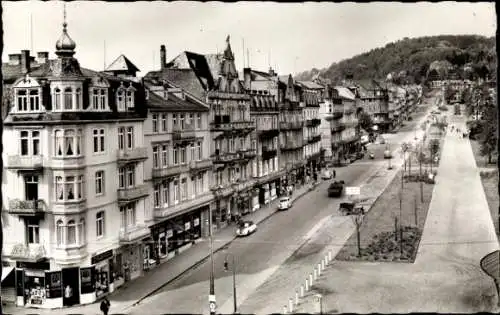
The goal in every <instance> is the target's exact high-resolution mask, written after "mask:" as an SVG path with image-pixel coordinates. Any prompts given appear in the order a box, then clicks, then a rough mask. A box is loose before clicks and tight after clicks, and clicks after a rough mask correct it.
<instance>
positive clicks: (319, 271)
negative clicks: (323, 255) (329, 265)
mask: <svg viewBox="0 0 500 315" xmlns="http://www.w3.org/2000/svg"><path fill="white" fill-rule="evenodd" d="M321 270H322V269H321V264H318V277H319V276H320V275H321Z"/></svg>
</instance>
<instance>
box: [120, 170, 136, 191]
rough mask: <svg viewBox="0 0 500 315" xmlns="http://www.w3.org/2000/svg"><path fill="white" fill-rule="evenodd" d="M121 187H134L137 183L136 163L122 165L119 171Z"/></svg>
mask: <svg viewBox="0 0 500 315" xmlns="http://www.w3.org/2000/svg"><path fill="white" fill-rule="evenodd" d="M118 185H119V188H126V187H134V185H135V168H134V165H129V166H125V167H121V168H120V169H119V171H118Z"/></svg>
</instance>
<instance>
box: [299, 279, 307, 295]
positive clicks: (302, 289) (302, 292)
mask: <svg viewBox="0 0 500 315" xmlns="http://www.w3.org/2000/svg"><path fill="white" fill-rule="evenodd" d="M306 282H307V279H306ZM300 297H304V286H303V285H301V286H300Z"/></svg>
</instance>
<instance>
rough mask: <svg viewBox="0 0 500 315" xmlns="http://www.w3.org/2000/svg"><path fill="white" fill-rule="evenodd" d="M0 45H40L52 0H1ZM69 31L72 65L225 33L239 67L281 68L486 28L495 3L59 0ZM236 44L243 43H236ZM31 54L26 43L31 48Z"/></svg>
mask: <svg viewBox="0 0 500 315" xmlns="http://www.w3.org/2000/svg"><path fill="white" fill-rule="evenodd" d="M2 6H3V10H4V11H3V16H2V20H3V27H4V37H3V42H4V50H3V54H2V60H3V61H4V62H6V61H7V60H8V54H13V53H20V51H21V50H22V49H29V50H32V51H34V52H38V51H48V52H49V55H50V58H55V54H54V52H55V43H56V41H57V39H58V38H59V37H60V36H61V33H62V23H63V3H62V2H60V1H44V2H42V1H19V2H9V1H2ZM66 12H67V23H68V33H69V35H70V37H71V38H72V39H73V40H74V41H75V42H76V54H75V57H76V58H77V59H78V60H79V62H80V65H82V66H83V67H86V68H90V69H93V70H103V68H104V65H105V64H106V65H109V64H110V63H111V62H113V60H114V59H115V58H117V57H118V56H119V55H120V54H124V55H125V56H127V57H128V58H129V59H130V60H131V61H132V62H133V63H134V64H135V65H136V66H137V67H138V68H139V69H140V70H141V72H140V73H139V75H141V76H142V75H145V74H146V73H147V72H148V71H151V70H157V69H159V67H160V45H162V44H163V45H165V46H166V49H167V61H169V60H171V59H173V58H174V57H175V56H177V55H178V54H180V53H181V52H182V51H186V50H187V51H192V52H197V53H201V54H209V53H216V52H221V51H222V50H223V49H224V47H225V39H226V37H227V35H230V36H231V37H230V38H231V46H232V49H233V52H234V56H235V59H236V67H237V68H238V70H239V71H241V68H242V67H243V66H244V65H245V66H248V65H250V67H252V68H254V69H258V70H261V71H267V70H268V69H269V66H272V67H273V69H274V70H275V71H276V72H278V73H279V74H280V75H285V74H289V73H292V74H294V73H297V72H302V71H305V70H310V69H312V68H319V69H321V68H325V67H328V66H329V65H331V64H332V63H333V62H338V61H340V60H343V59H346V58H350V57H353V56H355V55H357V54H360V53H363V52H366V51H369V50H371V49H373V48H377V47H383V46H385V45H386V44H388V43H390V42H394V41H397V40H400V39H403V38H404V37H409V38H412V37H420V36H432V35H441V34H478V35H484V36H495V33H496V26H497V25H496V15H495V14H496V13H495V4H494V3H488V2H484V3H477V2H476V3H459V2H451V1H450V2H440V3H429V2H419V3H398V2H393V3H382V2H371V3H352V2H351V3H349V2H345V3H329V2H319V3H317V2H303V3H273V2H270V3H266V2H246V1H245V2H237V3H222V2H205V3H202V2H185V1H180V2H162V1H154V2H124V3H120V2H100V1H73V2H68V3H67V4H66ZM243 45H244V47H245V49H243ZM32 55H33V52H32Z"/></svg>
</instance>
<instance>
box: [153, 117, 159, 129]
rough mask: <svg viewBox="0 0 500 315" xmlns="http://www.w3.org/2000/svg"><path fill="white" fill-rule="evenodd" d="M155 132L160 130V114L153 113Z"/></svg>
mask: <svg viewBox="0 0 500 315" xmlns="http://www.w3.org/2000/svg"><path fill="white" fill-rule="evenodd" d="M153 132H158V114H153Z"/></svg>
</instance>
